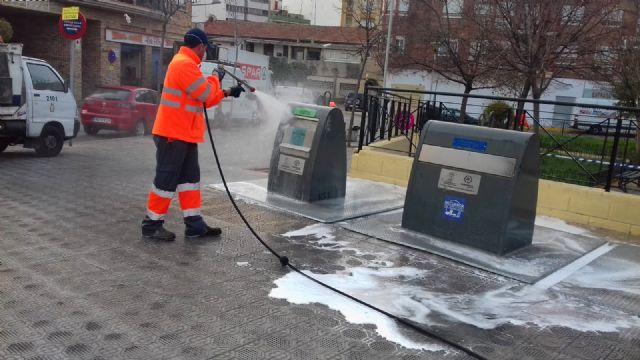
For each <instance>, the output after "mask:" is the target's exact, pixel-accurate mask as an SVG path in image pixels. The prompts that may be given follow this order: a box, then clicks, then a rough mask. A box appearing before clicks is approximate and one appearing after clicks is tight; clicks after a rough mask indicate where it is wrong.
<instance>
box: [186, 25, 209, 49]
mask: <svg viewBox="0 0 640 360" xmlns="http://www.w3.org/2000/svg"><path fill="white" fill-rule="evenodd" d="M184 43H185V44H186V45H188V46H196V45H200V44H205V45H207V47H208V48H209V49H213V47H214V46H213V45H211V43H210V42H209V39H207V34H205V33H204V31H202V30H200V29H198V28H193V29H191V30H189V31H187V33H186V34H184Z"/></svg>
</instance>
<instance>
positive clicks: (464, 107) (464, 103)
mask: <svg viewBox="0 0 640 360" xmlns="http://www.w3.org/2000/svg"><path fill="white" fill-rule="evenodd" d="M472 89H473V87H471V85H470V84H467V85H465V86H464V94H465V95H467V94H469V93H471V90H472ZM468 102H469V98H468V97H466V96H463V97H462V103H461V104H460V119H458V122H459V123H460V124H464V116H465V115H466V114H467V103H468Z"/></svg>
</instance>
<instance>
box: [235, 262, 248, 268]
mask: <svg viewBox="0 0 640 360" xmlns="http://www.w3.org/2000/svg"><path fill="white" fill-rule="evenodd" d="M236 265H238V266H241V267H245V266H249V263H248V262H246V261H241V262H237V263H236Z"/></svg>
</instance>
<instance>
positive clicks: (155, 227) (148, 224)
mask: <svg viewBox="0 0 640 360" xmlns="http://www.w3.org/2000/svg"><path fill="white" fill-rule="evenodd" d="M163 224H164V221H163V220H151V219H150V218H149V217H148V216H145V217H144V220H142V236H143V237H145V238H148V239H154V240H161V241H173V240H175V239H176V234H174V233H172V232H171V231H169V230H167V229H165V228H164V227H163V226H162V225H163Z"/></svg>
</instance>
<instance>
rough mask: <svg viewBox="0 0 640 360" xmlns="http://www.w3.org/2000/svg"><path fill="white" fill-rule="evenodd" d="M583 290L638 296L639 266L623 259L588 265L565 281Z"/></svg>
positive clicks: (639, 289) (639, 293) (639, 290)
mask: <svg viewBox="0 0 640 360" xmlns="http://www.w3.org/2000/svg"><path fill="white" fill-rule="evenodd" d="M566 284H567V285H569V284H573V285H576V286H579V287H583V288H590V289H606V290H613V291H621V292H626V293H630V294H634V295H640V264H638V263H635V262H631V261H628V260H625V259H619V258H608V259H607V261H602V262H599V264H598V265H597V266H596V265H588V266H585V267H584V268H582V269H581V270H580V271H579V272H577V273H575V274H573V275H572V276H571V277H570V278H568V279H567V280H566Z"/></svg>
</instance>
